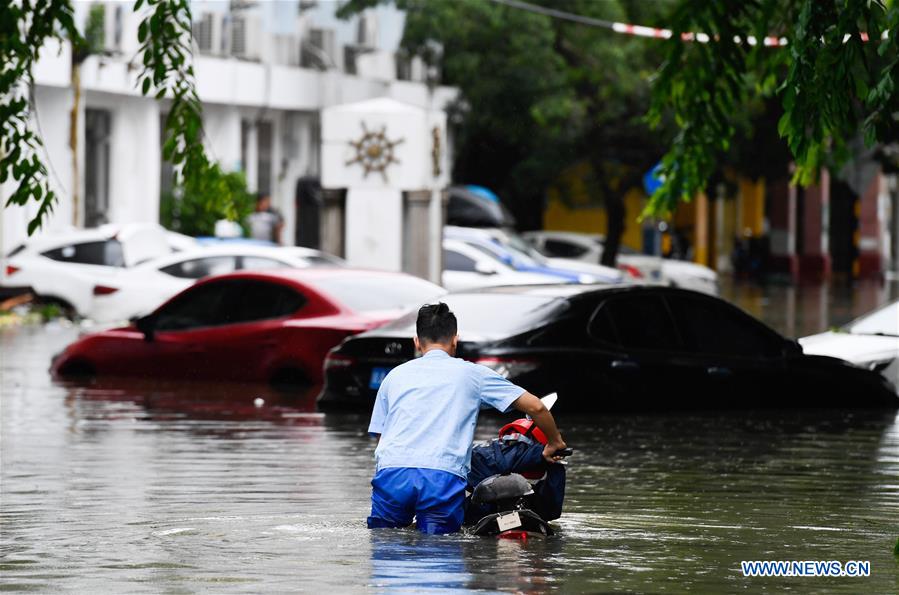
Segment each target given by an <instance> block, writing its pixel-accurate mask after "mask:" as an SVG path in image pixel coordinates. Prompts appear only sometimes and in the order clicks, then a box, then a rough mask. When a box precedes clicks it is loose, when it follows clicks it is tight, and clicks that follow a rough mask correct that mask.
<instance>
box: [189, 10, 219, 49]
mask: <svg viewBox="0 0 899 595" xmlns="http://www.w3.org/2000/svg"><path fill="white" fill-rule="evenodd" d="M193 33H194V39H195V40H196V41H197V49H198V50H199V51H200V53H201V54H213V55H215V54H218V53H219V50H220V48H221V45H222V42H221V38H222V19H221V16H220V15H217V14H215V13H213V12H204V13H201V14H200V18H199V19H197V20H196V21H194V24H193Z"/></svg>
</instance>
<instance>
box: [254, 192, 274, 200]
mask: <svg viewBox="0 0 899 595" xmlns="http://www.w3.org/2000/svg"><path fill="white" fill-rule="evenodd" d="M271 196H272V195H271V194H269V193H268V192H259V193H257V194H256V202H257V203H260V202H262V201H263V200H265V199H266V198H271Z"/></svg>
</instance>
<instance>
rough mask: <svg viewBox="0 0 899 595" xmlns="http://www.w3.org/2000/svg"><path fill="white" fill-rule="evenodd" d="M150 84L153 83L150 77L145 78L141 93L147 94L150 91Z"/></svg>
mask: <svg viewBox="0 0 899 595" xmlns="http://www.w3.org/2000/svg"><path fill="white" fill-rule="evenodd" d="M150 84H151V82H150V79H149V78H145V79H144V82H143V85H141V93H142V94H143V95H146V94H147V93H149V92H150Z"/></svg>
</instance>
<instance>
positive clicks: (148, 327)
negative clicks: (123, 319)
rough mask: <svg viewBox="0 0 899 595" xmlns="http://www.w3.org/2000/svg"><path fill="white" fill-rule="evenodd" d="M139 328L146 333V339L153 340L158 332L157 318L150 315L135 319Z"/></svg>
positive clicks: (135, 323)
mask: <svg viewBox="0 0 899 595" xmlns="http://www.w3.org/2000/svg"><path fill="white" fill-rule="evenodd" d="M134 326H135V327H137V330H139V331H140V332H142V333H143V334H144V341H148V342H149V341H152V340H153V337H154V336H155V334H156V319H155V318H153V316H152V315H150V316H141V317H140V318H138V319H137V320H135V321H134Z"/></svg>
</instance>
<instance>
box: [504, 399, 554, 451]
mask: <svg viewBox="0 0 899 595" xmlns="http://www.w3.org/2000/svg"><path fill="white" fill-rule="evenodd" d="M512 407H515V408H516V409H518V410H519V411H521V412H522V413H525V414H527V415H530V416H531V419H533V420H534V423H536V424H537V427H538V428H540V429H541V430H543V433H544V434H546V439H547V443H546V447H544V449H543V458H544V459H546V460H547V461H549V462H550V463H555V462H556V461H560V460H561V459H562V457H554V456H553V453H554V452H556V451H557V450H561V449H563V448H565V441H564V440H562V434H560V433H559V428H557V427H556V420H555V418H553V414H552V413H550V412H549V409H547V408H546V405H544V404H543V401H541V400H540V399H538V398H537V397H535V396H534V395H532V394H531V393H529V392H527V391H525V392H524V394H523V395H521V396H520V397H518V398H517V399H516V400H515V402H514V403H512Z"/></svg>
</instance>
